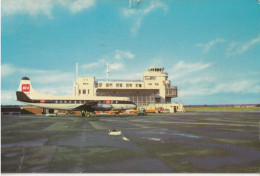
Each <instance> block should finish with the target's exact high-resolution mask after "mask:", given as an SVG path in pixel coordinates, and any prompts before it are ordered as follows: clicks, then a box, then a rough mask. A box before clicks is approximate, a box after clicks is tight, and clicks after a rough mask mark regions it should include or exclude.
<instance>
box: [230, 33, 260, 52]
mask: <svg viewBox="0 0 260 176" xmlns="http://www.w3.org/2000/svg"><path fill="white" fill-rule="evenodd" d="M259 44H260V36H258V37H255V38H253V39H251V40H249V41H247V42H245V43H244V44H241V45H238V44H237V43H235V42H231V43H230V44H229V46H228V48H227V56H228V57H230V56H235V55H240V54H243V53H244V52H246V51H247V50H249V49H250V48H252V47H254V46H255V45H259Z"/></svg>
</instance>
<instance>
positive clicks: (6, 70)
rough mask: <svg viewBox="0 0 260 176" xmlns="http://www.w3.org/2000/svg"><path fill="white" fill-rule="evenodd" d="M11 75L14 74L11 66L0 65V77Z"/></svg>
mask: <svg viewBox="0 0 260 176" xmlns="http://www.w3.org/2000/svg"><path fill="white" fill-rule="evenodd" d="M13 73H15V69H14V67H12V65H10V64H2V65H1V75H2V76H3V77H5V76H8V75H11V74H13Z"/></svg>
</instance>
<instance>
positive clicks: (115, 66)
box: [109, 63, 125, 71]
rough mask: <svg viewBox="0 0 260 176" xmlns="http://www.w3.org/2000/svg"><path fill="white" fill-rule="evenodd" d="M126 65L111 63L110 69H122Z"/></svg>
mask: <svg viewBox="0 0 260 176" xmlns="http://www.w3.org/2000/svg"><path fill="white" fill-rule="evenodd" d="M123 68H125V66H124V65H123V64H122V63H113V64H109V70H110V71H111V70H122V69H123Z"/></svg>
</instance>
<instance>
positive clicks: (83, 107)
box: [73, 101, 98, 112]
mask: <svg viewBox="0 0 260 176" xmlns="http://www.w3.org/2000/svg"><path fill="white" fill-rule="evenodd" d="M97 105H98V101H89V102H87V103H84V104H82V105H80V106H77V107H75V108H74V109H73V110H75V111H83V110H85V111H89V112H90V111H94V109H93V107H95V106H97Z"/></svg>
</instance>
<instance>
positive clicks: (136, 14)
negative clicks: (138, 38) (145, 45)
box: [122, 0, 168, 35]
mask: <svg viewBox="0 0 260 176" xmlns="http://www.w3.org/2000/svg"><path fill="white" fill-rule="evenodd" d="M155 9H163V10H164V11H167V9H168V7H167V5H165V4H163V3H162V1H158V0H153V1H150V4H149V6H148V7H146V8H144V9H143V10H141V9H138V10H136V9H132V8H130V9H129V8H123V9H122V14H123V16H125V17H127V18H132V19H133V20H134V24H133V26H132V27H131V29H130V32H131V34H133V35H136V34H137V31H138V29H139V28H140V27H141V25H142V22H143V19H144V17H145V16H146V15H148V14H149V13H151V12H152V11H154V10H155Z"/></svg>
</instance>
